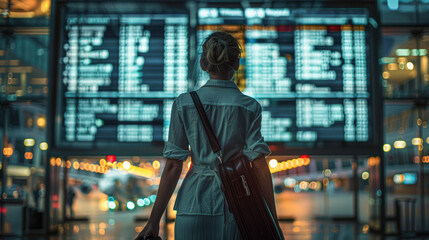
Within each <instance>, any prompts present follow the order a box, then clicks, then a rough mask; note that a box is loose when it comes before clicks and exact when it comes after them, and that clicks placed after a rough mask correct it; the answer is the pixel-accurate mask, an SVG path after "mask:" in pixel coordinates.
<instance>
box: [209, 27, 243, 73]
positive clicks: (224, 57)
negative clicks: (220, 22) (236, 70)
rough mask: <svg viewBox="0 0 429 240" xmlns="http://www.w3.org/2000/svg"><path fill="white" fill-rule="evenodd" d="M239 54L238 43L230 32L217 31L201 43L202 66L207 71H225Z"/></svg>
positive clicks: (228, 69) (239, 47) (229, 68)
mask: <svg viewBox="0 0 429 240" xmlns="http://www.w3.org/2000/svg"><path fill="white" fill-rule="evenodd" d="M240 55H241V46H240V43H239V42H238V41H237V39H236V38H234V37H233V36H232V35H231V34H229V33H226V32H222V31H217V32H214V33H212V34H211V35H210V36H208V37H207V38H206V40H205V41H204V43H203V55H202V57H201V63H202V66H203V67H205V68H206V69H207V70H206V71H207V72H208V73H217V74H219V73H227V72H228V71H230V70H231V68H232V65H233V64H234V62H235V61H236V60H237V58H239V57H240Z"/></svg>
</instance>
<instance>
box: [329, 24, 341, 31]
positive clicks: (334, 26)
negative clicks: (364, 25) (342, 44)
mask: <svg viewBox="0 0 429 240" xmlns="http://www.w3.org/2000/svg"><path fill="white" fill-rule="evenodd" d="M328 30H329V31H331V32H338V31H341V26H339V25H332V26H329V27H328Z"/></svg>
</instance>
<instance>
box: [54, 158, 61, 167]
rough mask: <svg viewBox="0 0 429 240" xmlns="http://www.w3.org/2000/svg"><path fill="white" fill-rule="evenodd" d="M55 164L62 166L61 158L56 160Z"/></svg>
mask: <svg viewBox="0 0 429 240" xmlns="http://www.w3.org/2000/svg"><path fill="white" fill-rule="evenodd" d="M55 162H56V164H57V166H60V165H61V158H57V159H56V160H55Z"/></svg>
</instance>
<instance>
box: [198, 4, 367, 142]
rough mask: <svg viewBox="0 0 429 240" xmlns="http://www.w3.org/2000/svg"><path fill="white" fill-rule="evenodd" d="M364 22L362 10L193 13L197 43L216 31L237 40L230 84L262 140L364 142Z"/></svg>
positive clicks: (205, 10) (207, 10)
mask: <svg viewBox="0 0 429 240" xmlns="http://www.w3.org/2000/svg"><path fill="white" fill-rule="evenodd" d="M368 19H369V13H368V10H367V9H364V8H362V9H360V8H358V9H353V8H350V9H345V8H344V9H289V8H246V9H242V8H200V9H199V10H198V26H197V42H198V44H199V45H200V46H201V44H202V43H203V41H204V40H205V39H206V37H207V36H209V35H210V34H211V33H213V32H214V31H216V30H219V29H221V30H224V31H227V32H229V33H231V34H232V35H233V36H235V37H236V38H237V39H238V41H239V42H240V44H241V45H242V47H243V50H244V51H243V53H242V55H241V57H242V58H241V59H240V67H239V70H238V72H237V73H236V75H235V82H236V83H237V85H238V86H239V88H240V90H242V91H243V93H244V94H247V95H249V96H252V97H254V98H256V99H257V100H258V101H259V103H260V104H261V105H262V107H263V113H262V135H263V136H264V138H265V140H266V141H268V142H286V143H303V144H305V143H318V142H337V143H342V142H351V143H365V142H370V141H371V138H372V134H371V131H372V129H371V125H370V124H369V123H370V121H371V117H372V116H371V114H370V112H371V104H372V100H371V98H372V92H371V87H370V86H371V85H370V84H371V82H370V78H369V76H368V75H369V66H370V65H369V59H370V58H369V50H370V44H369V40H368V39H369V37H370V36H369V31H368ZM205 81H206V79H203V78H202V77H200V78H199V80H198V83H197V85H198V86H201V85H203V84H204V83H205Z"/></svg>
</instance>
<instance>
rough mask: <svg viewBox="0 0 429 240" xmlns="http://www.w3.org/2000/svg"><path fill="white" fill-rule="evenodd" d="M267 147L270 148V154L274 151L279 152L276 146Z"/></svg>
mask: <svg viewBox="0 0 429 240" xmlns="http://www.w3.org/2000/svg"><path fill="white" fill-rule="evenodd" d="M268 147H269V148H270V150H271V152H275V151H277V150H279V147H278V146H277V145H270V146H268Z"/></svg>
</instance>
